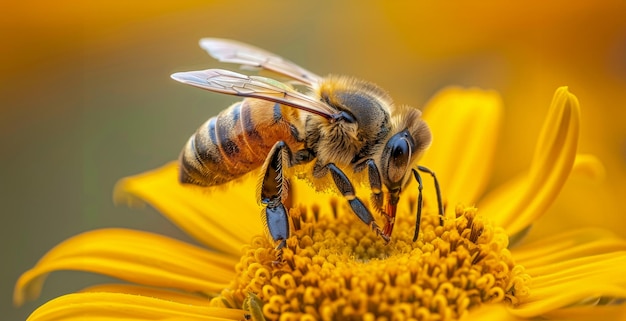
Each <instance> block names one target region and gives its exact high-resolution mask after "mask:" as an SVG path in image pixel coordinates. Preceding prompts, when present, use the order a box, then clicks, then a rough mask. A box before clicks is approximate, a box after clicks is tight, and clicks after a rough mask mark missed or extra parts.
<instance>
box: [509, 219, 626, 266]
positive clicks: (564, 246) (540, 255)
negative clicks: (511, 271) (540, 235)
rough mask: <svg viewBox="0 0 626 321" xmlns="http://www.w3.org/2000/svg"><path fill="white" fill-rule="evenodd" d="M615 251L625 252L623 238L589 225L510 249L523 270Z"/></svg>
mask: <svg viewBox="0 0 626 321" xmlns="http://www.w3.org/2000/svg"><path fill="white" fill-rule="evenodd" d="M615 251H626V240H624V239H621V238H619V237H617V236H615V235H614V234H613V233H611V232H609V231H607V230H602V229H592V228H588V229H581V230H574V231H568V232H565V233H561V234H558V235H555V236H553V237H550V238H545V239H541V240H539V241H536V242H533V243H529V244H524V245H522V246H520V247H517V248H513V249H511V252H512V253H513V257H514V258H515V261H516V262H517V263H519V264H521V265H523V266H524V267H526V268H527V269H532V268H541V267H544V266H546V265H548V264H552V263H557V262H563V261H565V260H570V259H575V258H580V257H585V256H588V255H597V254H605V253H610V252H615Z"/></svg>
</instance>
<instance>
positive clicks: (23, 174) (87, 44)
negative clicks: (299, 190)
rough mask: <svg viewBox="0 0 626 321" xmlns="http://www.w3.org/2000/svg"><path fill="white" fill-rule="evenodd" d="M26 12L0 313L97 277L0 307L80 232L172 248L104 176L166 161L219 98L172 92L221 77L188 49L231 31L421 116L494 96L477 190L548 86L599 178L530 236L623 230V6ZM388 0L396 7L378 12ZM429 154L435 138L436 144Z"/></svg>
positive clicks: (6, 21)
mask: <svg viewBox="0 0 626 321" xmlns="http://www.w3.org/2000/svg"><path fill="white" fill-rule="evenodd" d="M389 3H392V2H388V3H383V2H380V3H375V2H371V3H368V4H367V5H364V4H363V2H357V1H354V2H350V1H347V2H332V1H317V2H306V3H305V2H252V1H250V2H248V1H228V2H226V1H224V2H210V1H209V2H207V1H180V2H173V1H132V2H128V1H101V2H97V1H94V2H89V4H86V3H84V2H82V1H55V2H49V1H24V2H21V3H20V4H13V5H12V6H10V5H6V4H5V5H3V7H4V8H3V18H2V19H0V37H1V38H0V43H1V45H0V53H1V54H0V59H1V65H0V66H1V70H0V71H1V72H0V75H1V76H0V79H1V80H0V81H1V82H0V99H1V107H0V146H1V147H2V152H1V154H0V159H1V162H2V163H1V165H2V166H0V171H1V172H0V178H1V184H0V186H1V191H0V195H1V197H2V203H1V204H2V215H3V221H4V223H3V224H2V227H1V229H2V230H1V231H0V235H1V237H2V240H1V241H0V249H1V252H0V253H1V254H2V257H3V262H5V263H4V264H2V265H1V269H2V270H1V274H0V277H1V283H0V285H1V288H0V304H1V305H2V306H0V310H1V311H3V316H5V317H7V319H13V320H20V319H25V317H26V316H27V315H28V313H30V311H32V310H33V309H34V308H36V307H37V306H38V305H40V304H41V303H42V302H45V301H46V300H49V299H51V298H53V297H55V296H58V295H61V294H63V293H67V292H69V291H75V290H77V289H80V288H81V287H84V286H85V285H87V284H90V283H91V282H102V281H107V280H106V279H104V278H102V277H98V278H95V277H94V276H90V275H85V274H79V273H72V274H66V273H55V274H54V275H52V277H51V278H50V279H49V281H48V283H47V284H46V286H45V287H44V292H43V296H42V298H41V299H39V300H37V301H36V302H34V303H29V304H27V305H26V306H24V307H21V308H19V309H14V308H13V307H12V306H11V305H10V301H11V298H10V296H11V291H12V286H13V282H14V281H15V280H16V279H17V277H18V275H19V273H20V272H22V271H24V270H26V269H27V268H29V267H30V266H32V265H33V264H34V263H35V262H36V260H37V259H38V258H39V257H40V256H41V255H43V254H44V253H45V252H46V251H47V250H48V249H50V248H51V247H52V246H54V245H55V244H57V243H58V242H60V241H62V240H63V239H65V238H67V237H69V236H71V235H74V234H77V233H79V232H81V231H85V230H89V229H94V228H98V227H105V226H127V227H132V228H138V229H146V230H151V231H157V232H161V233H165V234H169V235H174V236H176V237H180V238H185V236H184V235H182V233H181V232H179V231H178V230H177V229H176V228H175V227H173V226H171V225H170V224H169V223H167V222H166V221H165V220H164V219H162V218H161V217H160V216H159V215H158V214H156V213H155V212H154V211H151V210H144V211H139V210H131V209H126V208H116V207H114V206H113V204H112V202H111V190H112V187H113V185H114V184H115V182H116V181H117V180H118V179H119V178H121V177H123V176H127V175H131V174H135V173H138V172H141V171H144V170H147V169H151V168H154V167H157V166H160V165H161V164H163V163H165V162H167V161H170V160H173V159H175V158H176V157H177V155H178V152H179V151H180V148H181V147H182V146H183V144H184V142H185V141H186V139H187V138H188V136H189V135H190V134H191V133H192V132H193V131H194V130H195V129H196V128H197V127H198V126H199V125H200V124H201V123H202V122H203V121H204V120H205V119H207V118H208V117H210V116H212V115H214V114H216V113H217V112H218V111H219V110H220V109H222V108H224V107H225V106H227V105H228V104H230V103H231V102H232V101H233V98H231V97H224V96H220V95H214V94H210V93H207V92H203V91H201V90H196V89H193V88H191V87H188V86H183V85H181V84H178V83H176V82H174V81H172V80H171V79H170V78H169V74H171V73H172V72H174V71H180V70H189V69H203V68H210V67H218V66H221V67H226V66H223V65H219V64H218V63H216V62H215V61H213V60H212V59H211V58H210V57H208V56H207V55H206V54H205V53H204V52H203V51H202V50H201V49H200V48H199V47H198V45H197V42H198V40H199V39H200V38H201V37H207V36H212V37H223V38H233V39H237V40H240V41H244V42H248V43H252V44H255V45H257V46H260V47H262V48H265V49H267V50H269V51H272V52H276V53H278V54H281V55H283V56H285V57H287V58H289V59H291V60H293V61H295V62H298V63H299V64H300V65H302V66H303V67H305V68H307V69H310V70H312V71H314V72H317V73H319V74H322V75H324V74H327V73H340V74H348V75H354V76H358V77H361V78H364V79H367V80H370V81H373V82H375V83H377V84H379V85H380V86H382V87H383V88H386V89H387V90H388V91H389V92H390V94H391V95H392V96H393V97H394V98H395V100H396V102H398V103H402V104H410V105H414V106H417V107H421V106H423V105H425V104H426V102H427V101H428V99H429V97H430V96H432V95H433V94H434V93H435V92H436V91H437V90H439V89H441V88H443V87H445V86H448V85H463V86H480V87H483V88H493V89H496V90H498V91H500V92H501V93H502V95H503V100H504V103H505V105H506V107H505V118H504V124H503V127H502V133H501V134H500V140H499V141H500V145H499V148H498V152H497V155H496V168H495V170H494V171H495V172H494V177H493V183H492V186H495V185H497V184H498V183H501V182H503V181H504V180H505V179H506V178H508V177H511V176H512V175H515V174H516V173H519V172H520V171H522V170H523V169H524V168H526V166H527V164H528V162H529V161H530V159H531V154H532V152H533V149H534V144H535V139H536V138H537V137H538V135H539V129H540V126H541V124H542V121H543V117H544V116H545V115H546V113H547V108H548V106H549V103H550V100H551V98H552V94H553V93H554V90H555V89H556V88H557V87H558V86H561V85H569V86H570V90H571V92H573V93H574V94H576V95H577V96H578V98H579V99H580V102H581V106H582V116H583V121H582V132H581V138H580V150H581V151H582V152H588V153H594V154H596V155H598V156H599V157H601V158H602V160H603V161H604V163H605V166H606V169H607V176H606V179H605V181H603V182H598V181H593V180H590V179H588V178H585V177H575V178H573V179H572V180H571V182H570V184H568V185H567V186H566V188H565V190H564V191H563V192H562V195H561V196H562V197H561V198H560V199H559V200H558V201H557V203H555V204H554V206H553V207H552V209H551V210H550V213H549V214H548V215H547V216H546V217H544V218H542V222H541V223H542V224H543V226H549V227H550V229H549V228H545V229H542V228H540V227H538V228H537V229H535V230H533V231H532V232H531V237H539V236H541V235H545V234H547V233H551V231H553V230H554V228H555V227H556V228H557V229H567V228H569V227H574V226H604V227H608V228H612V229H614V230H616V231H617V232H618V233H621V235H623V236H626V224H624V217H625V216H624V215H625V214H626V205H624V203H623V201H622V198H623V195H626V161H625V159H626V19H624V16H625V14H626V6H625V5H624V2H623V1H599V2H598V1H597V2H593V4H592V2H580V3H571V2H570V1H553V2H550V4H547V5H546V4H541V5H540V4H539V3H540V1H536V3H534V2H532V1H531V2H528V1H525V2H520V3H519V4H513V3H509V2H507V3H500V2H498V1H488V2H481V3H480V4H475V3H473V2H470V1H459V2H455V3H454V6H452V5H451V4H447V5H445V4H437V3H430V2H429V3H428V4H425V2H415V3H417V4H409V3H408V2H407V3H406V5H401V6H396V5H394V6H392V5H390V4H389ZM393 3H394V4H397V3H396V2H393ZM434 143H435V144H436V137H435V141H434ZM539 225H541V224H539Z"/></svg>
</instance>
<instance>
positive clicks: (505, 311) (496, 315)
mask: <svg viewBox="0 0 626 321" xmlns="http://www.w3.org/2000/svg"><path fill="white" fill-rule="evenodd" d="M468 316H469V317H468V318H467V319H468V320H480V321H490V320H493V321H522V319H521V318H518V317H517V316H515V315H514V314H512V313H511V311H510V309H509V308H507V307H506V306H505V305H504V304H485V305H483V306H481V307H479V308H477V309H475V310H470V312H469V315H468ZM462 319H463V320H465V318H462Z"/></svg>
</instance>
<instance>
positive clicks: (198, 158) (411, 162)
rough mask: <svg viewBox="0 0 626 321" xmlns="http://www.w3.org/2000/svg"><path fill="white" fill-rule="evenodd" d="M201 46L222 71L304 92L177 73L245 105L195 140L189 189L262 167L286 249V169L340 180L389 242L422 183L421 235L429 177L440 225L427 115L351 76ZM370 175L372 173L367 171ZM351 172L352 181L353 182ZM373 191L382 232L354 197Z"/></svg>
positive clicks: (246, 50)
mask: <svg viewBox="0 0 626 321" xmlns="http://www.w3.org/2000/svg"><path fill="white" fill-rule="evenodd" d="M200 46H201V47H202V48H203V49H205V50H206V51H207V52H208V53H209V55H211V56H212V57H214V58H216V59H217V60H219V61H221V62H227V63H235V64H239V65H242V66H247V67H255V68H256V69H265V70H268V71H271V72H273V73H276V74H278V75H281V76H283V77H287V78H289V79H290V82H291V83H294V84H295V85H298V86H300V87H303V88H304V91H303V90H300V91H299V90H296V89H295V87H294V86H292V85H290V83H284V82H280V81H277V80H274V79H271V78H265V77H261V76H254V75H245V74H241V73H237V72H233V71H229V70H223V69H208V70H202V71H188V72H177V73H174V74H173V75H172V76H171V77H172V78H173V79H175V80H177V81H179V82H182V83H185V84H189V85H192V86H195V87H199V88H202V89H206V90H209V91H212V92H217V93H223V94H229V95H235V96H241V97H244V99H243V100H242V101H239V102H236V103H234V104H233V105H231V106H230V107H228V108H226V109H225V110H223V111H222V112H220V113H219V114H218V115H217V116H215V117H213V118H210V119H209V120H208V121H206V122H205V123H204V124H203V125H202V126H200V128H199V129H198V130H197V131H196V132H195V133H194V134H193V135H192V136H191V138H189V140H188V141H187V144H186V145H185V147H184V148H183V150H182V152H181V154H180V157H179V164H180V166H179V168H180V170H179V180H180V182H181V183H183V184H193V185H199V186H215V185H220V184H223V183H226V182H229V181H232V180H234V179H236V178H238V177H240V176H242V175H244V174H247V173H249V172H251V171H254V170H258V169H259V168H260V173H261V175H260V183H259V191H257V198H258V200H259V202H260V203H261V204H262V206H263V210H262V219H263V220H264V223H265V226H266V227H267V231H268V232H269V235H270V236H271V237H272V239H273V240H274V242H275V243H276V244H278V245H277V247H276V248H277V249H282V248H283V247H284V246H285V241H286V239H287V238H288V237H289V233H290V232H289V218H288V211H287V209H286V208H285V205H284V203H285V200H286V197H287V188H286V187H287V179H288V178H287V177H286V173H285V172H286V169H288V168H291V167H294V166H301V165H305V164H310V165H312V166H310V167H308V168H311V169H310V173H308V175H307V176H305V178H307V179H309V180H310V181H315V180H318V179H322V178H325V177H330V178H332V182H333V183H334V184H333V185H334V186H335V187H336V189H337V190H338V192H339V193H340V194H341V195H343V197H344V198H345V199H346V200H347V202H348V204H349V205H350V207H351V209H352V211H353V212H354V214H355V215H356V216H357V217H358V218H359V219H360V220H361V221H363V223H365V224H367V225H369V226H370V227H371V229H372V230H373V231H374V232H375V233H376V234H377V235H378V236H380V237H381V238H382V239H383V240H384V241H385V242H389V240H390V237H391V233H392V231H393V227H394V222H395V216H396V208H397V204H398V201H399V199H400V193H401V192H402V190H403V188H405V187H406V186H407V184H408V182H409V180H410V179H411V178H414V179H415V180H416V181H417V183H418V204H417V213H416V223H415V233H414V237H413V241H415V240H417V237H418V233H419V224H420V218H421V212H422V179H421V177H420V172H424V173H428V174H429V175H431V176H432V177H433V179H434V182H435V188H436V192H437V201H438V205H439V208H438V209H439V215H440V220H441V219H442V216H443V207H442V205H441V192H440V190H439V184H438V182H437V178H436V176H435V173H434V172H433V171H431V170H429V169H428V168H426V167H423V166H419V165H418V164H417V162H418V160H419V158H420V156H421V155H422V153H423V152H424V151H425V150H426V149H427V148H428V147H429V146H430V143H431V140H432V138H431V131H430V129H429V127H428V125H427V124H426V123H425V122H424V120H422V119H421V112H420V111H419V110H418V109H414V108H410V107H407V106H396V105H394V103H393V101H392V99H391V97H390V96H389V95H388V94H387V93H386V92H385V91H384V90H383V89H381V88H380V87H378V86H376V85H374V84H373V83H370V82H367V81H363V80H359V79H356V78H353V77H346V76H333V75H331V76H327V77H320V76H318V75H316V74H314V73H312V72H310V71H308V70H306V69H304V68H302V67H300V66H298V65H297V64H295V63H293V62H291V61H289V60H286V59H284V58H282V57H280V56H277V55H275V54H272V53H270V52H267V51H265V50H262V49H260V48H257V47H254V46H251V45H248V44H244V43H240V42H237V41H233V40H226V39H217V38H205V39H202V40H201V41H200ZM365 171H366V172H365ZM346 172H347V173H346ZM358 173H362V174H363V175H361V177H365V178H363V180H366V182H365V183H367V184H369V186H370V188H371V196H370V197H371V204H372V206H373V208H374V210H375V211H376V212H378V213H380V214H381V215H382V216H383V217H384V218H385V225H384V227H382V228H381V227H380V226H379V225H378V224H377V223H376V221H375V219H374V217H373V216H372V213H371V211H370V209H368V208H367V207H366V206H365V204H364V203H363V201H361V200H360V199H359V198H358V197H357V196H356V192H355V188H354V185H353V184H352V182H351V180H350V177H356V176H357V175H356V174H358ZM383 204H384V206H383Z"/></svg>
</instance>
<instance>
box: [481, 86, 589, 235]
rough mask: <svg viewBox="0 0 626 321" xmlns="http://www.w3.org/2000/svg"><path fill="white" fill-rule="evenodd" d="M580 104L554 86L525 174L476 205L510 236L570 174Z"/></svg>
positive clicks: (542, 207) (553, 195)
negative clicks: (550, 101) (515, 182)
mask: <svg viewBox="0 0 626 321" xmlns="http://www.w3.org/2000/svg"><path fill="white" fill-rule="evenodd" d="M579 123H580V107H579V104H578V99H577V98H576V96H574V95H572V94H571V93H569V92H568V91H567V87H561V88H559V89H557V91H556V93H555V95H554V99H553V101H552V105H551V106H550V111H549V114H548V117H547V119H546V121H545V123H544V125H543V130H542V132H541V135H540V137H539V141H538V144H537V148H536V150H535V155H534V158H533V161H532V164H531V168H530V171H529V173H528V175H527V176H526V177H525V178H523V179H522V180H521V181H520V182H518V183H517V184H512V185H507V187H506V188H503V189H499V190H496V191H494V192H493V194H492V195H488V196H487V197H486V198H485V199H484V200H483V201H482V202H481V203H480V204H479V207H480V208H481V211H482V213H483V214H485V215H487V216H489V217H491V218H492V219H493V220H494V221H495V223H496V224H497V225H500V226H503V227H504V228H505V229H506V230H507V233H508V234H509V235H514V234H516V233H517V232H520V231H521V230H523V229H524V228H526V227H527V226H528V225H529V224H531V223H532V222H533V221H535V220H536V219H537V218H538V217H539V216H541V215H542V214H543V213H545V211H546V210H547V208H548V207H549V206H550V205H551V204H552V202H553V201H554V199H555V198H556V197H557V195H558V194H559V192H560V190H561V188H562V186H563V184H564V183H565V181H566V180H567V177H568V176H569V174H570V171H571V169H572V166H573V164H574V159H575V156H576V148H577V145H578V129H579Z"/></svg>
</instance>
